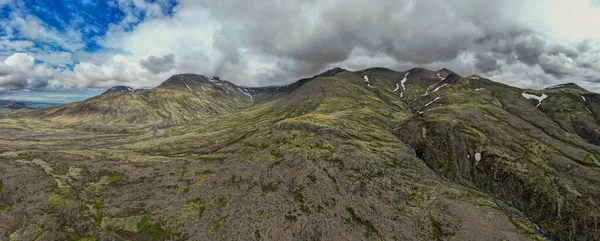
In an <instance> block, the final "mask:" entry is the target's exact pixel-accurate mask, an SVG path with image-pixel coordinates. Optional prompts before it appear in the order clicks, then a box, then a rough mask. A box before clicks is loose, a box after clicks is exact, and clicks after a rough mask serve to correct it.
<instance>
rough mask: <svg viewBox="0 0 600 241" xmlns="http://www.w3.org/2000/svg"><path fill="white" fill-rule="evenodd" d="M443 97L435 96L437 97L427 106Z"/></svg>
mask: <svg viewBox="0 0 600 241" xmlns="http://www.w3.org/2000/svg"><path fill="white" fill-rule="evenodd" d="M441 98H442V97H439V96H438V97H435V99H434V100H432V101H430V102H429V103H427V104H425V107H427V106H429V105H431V104H433V102H436V101H438V100H439V99H441Z"/></svg>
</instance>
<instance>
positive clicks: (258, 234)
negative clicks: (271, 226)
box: [254, 229, 261, 241]
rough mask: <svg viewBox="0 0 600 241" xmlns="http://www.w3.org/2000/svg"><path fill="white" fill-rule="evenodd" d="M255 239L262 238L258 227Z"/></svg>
mask: <svg viewBox="0 0 600 241" xmlns="http://www.w3.org/2000/svg"><path fill="white" fill-rule="evenodd" d="M254 239H255V240H257V241H258V240H260V239H261V236H260V230H258V229H257V230H255V231H254Z"/></svg>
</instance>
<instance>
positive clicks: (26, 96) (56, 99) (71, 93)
mask: <svg viewBox="0 0 600 241" xmlns="http://www.w3.org/2000/svg"><path fill="white" fill-rule="evenodd" d="M336 68H341V69H344V70H348V71H351V72H356V71H364V70H368V69H372V68H385V69H390V70H392V71H397V72H406V71H410V70H412V69H415V68H423V69H426V68H424V67H420V66H416V67H413V68H411V69H407V70H404V71H400V70H395V69H391V68H386V67H379V66H372V67H369V68H366V69H361V70H349V69H346V68H342V67H335V68H331V69H328V70H326V71H329V70H332V69H336ZM444 69H446V70H449V71H453V70H451V69H448V68H442V69H439V70H430V71H434V72H435V71H441V70H444ZM326 71H324V72H326ZM324 72H319V73H316V74H315V76H316V75H319V74H322V73H324ZM180 74H194V73H180ZM180 74H174V75H172V76H175V75H180ZM195 75H201V76H205V77H210V76H209V75H204V74H195ZM473 75H477V76H479V75H478V74H471V75H465V76H463V77H468V76H473ZM214 77H218V76H214ZM304 78H311V77H308V76H306V77H304ZM167 79H168V78H167ZM165 80H166V79H165ZM221 80H223V81H230V82H232V83H234V84H236V85H238V84H237V83H235V82H236V81H235V80H228V79H221ZM298 80H300V79H298ZM298 80H295V81H292V82H290V83H287V84H282V85H269V86H245V87H251V88H261V87H276V86H285V85H289V84H292V83H294V82H296V81H298ZM491 80H492V81H495V80H494V79H491ZM568 83H574V82H569V81H566V82H564V83H560V84H553V85H549V86H545V87H542V88H539V89H533V90H544V89H545V88H549V87H553V86H559V85H563V84H568ZM575 84H576V83H575ZM158 85H160V84H158ZM158 85H155V86H139V87H138V86H127V85H115V86H112V87H108V88H100V87H83V88H82V87H65V86H60V87H42V88H31V87H10V88H4V89H3V88H0V100H8V101H21V102H24V103H25V104H27V105H29V106H33V107H52V106H60V105H64V104H69V103H73V102H76V101H82V100H86V99H89V98H92V97H94V96H98V95H100V94H102V93H104V92H105V91H107V90H108V89H110V88H113V87H117V86H127V87H131V88H135V89H144V88H148V89H151V88H155V87H157V86H158ZM514 87H518V88H523V89H531V88H525V87H521V86H514ZM584 88H585V87H584ZM586 90H588V89H586ZM588 91H591V92H594V91H592V90H588ZM40 93H41V94H40Z"/></svg>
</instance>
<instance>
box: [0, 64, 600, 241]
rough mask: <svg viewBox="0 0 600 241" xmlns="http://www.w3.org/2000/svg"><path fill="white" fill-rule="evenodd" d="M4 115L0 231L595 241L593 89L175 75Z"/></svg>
mask: <svg viewBox="0 0 600 241" xmlns="http://www.w3.org/2000/svg"><path fill="white" fill-rule="evenodd" d="M2 113H4V116H0V129H1V130H2V131H1V132H0V144H2V145H0V239H11V240H12V239H16V240H21V239H28V240H29V239H39V240H99V239H100V240H166V239H169V240H188V239H189V240H238V239H241V240H600V230H599V227H598V226H599V225H600V222H599V220H598V217H599V216H600V207H599V205H600V95H599V94H597V93H593V92H589V91H587V90H585V89H583V88H581V87H579V86H577V85H576V84H573V83H569V84H564V85H558V86H553V87H549V88H546V89H543V90H531V89H521V88H516V87H512V86H508V85H505V84H501V83H497V82H494V81H492V80H489V79H486V78H483V77H481V76H477V75H472V76H467V77H463V76H460V75H458V74H456V73H454V72H453V71H451V70H448V69H442V70H438V71H431V70H427V69H422V68H414V69H411V70H408V71H402V72H398V71H394V70H390V69H385V68H369V69H365V70H360V71H348V70H344V69H341V68H336V69H331V70H328V71H326V72H324V73H322V74H319V75H316V76H314V77H312V78H307V79H302V80H299V81H297V82H294V83H292V84H290V85H286V86H270V87H243V86H238V85H235V84H233V83H231V82H229V81H226V80H222V79H220V78H217V77H205V76H202V75H194V74H180V75H175V76H172V77H170V78H169V79H167V80H166V81H164V82H163V83H162V84H160V85H159V86H157V87H155V88H151V89H144V90H135V89H133V88H129V87H124V86H120V87H115V88H111V89H110V90H108V91H107V92H105V93H104V94H102V95H99V96H96V97H93V98H90V99H87V100H84V101H79V102H74V103H71V104H66V105H63V106H58V107H52V108H44V109H39V110H20V111H13V112H10V111H9V112H2Z"/></svg>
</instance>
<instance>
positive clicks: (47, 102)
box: [0, 88, 106, 107]
mask: <svg viewBox="0 0 600 241" xmlns="http://www.w3.org/2000/svg"><path fill="white" fill-rule="evenodd" d="M24 89H26V88H22V89H21V91H16V89H12V90H0V100H8V101H21V102H25V104H27V105H28V106H32V107H51V106H59V105H64V104H68V103H73V102H76V101H81V100H86V99H89V98H91V97H94V96H97V95H100V94H102V93H103V92H104V91H106V90H103V89H96V88H68V89H67V88H61V89H52V88H32V89H28V88H27V90H28V91H22V90H24Z"/></svg>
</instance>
